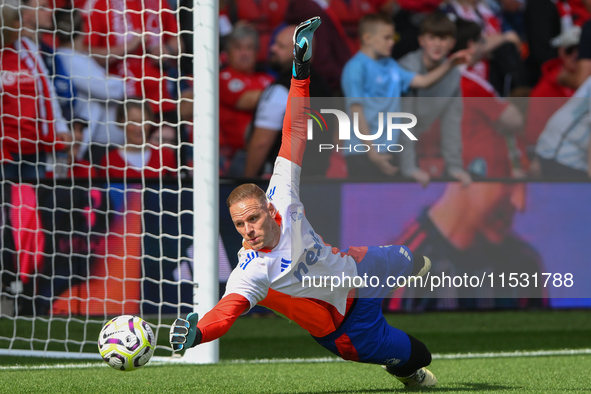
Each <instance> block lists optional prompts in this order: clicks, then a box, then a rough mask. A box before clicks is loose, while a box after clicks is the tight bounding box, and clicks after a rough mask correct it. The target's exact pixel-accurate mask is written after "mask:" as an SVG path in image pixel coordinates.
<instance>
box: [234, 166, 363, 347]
mask: <svg viewBox="0 0 591 394" xmlns="http://www.w3.org/2000/svg"><path fill="white" fill-rule="evenodd" d="M300 173H301V168H300V167H299V166H298V165H296V164H294V163H292V162H291V161H289V160H287V159H285V158H283V157H278V158H277V160H276V162H275V167H274V173H273V176H272V177H271V181H270V184H269V188H268V189H267V198H268V199H269V201H270V202H271V203H273V205H274V206H275V208H276V209H277V210H278V213H279V217H278V218H277V220H278V222H280V223H279V224H280V227H281V238H280V240H279V244H278V245H277V246H276V247H275V248H273V249H272V250H265V249H261V250H259V251H254V250H252V249H246V248H244V247H243V248H242V249H240V251H239V252H238V256H239V264H238V266H237V267H236V268H235V269H234V270H233V271H232V274H231V275H230V278H229V279H228V284H227V288H226V294H225V295H228V294H231V293H236V294H239V295H241V296H243V297H245V298H246V299H247V300H248V301H249V302H250V308H252V307H253V306H254V305H256V304H259V305H263V306H265V307H268V308H270V309H273V310H274V311H276V312H278V313H280V314H282V315H284V316H285V317H287V318H288V319H290V320H293V321H294V322H296V323H297V324H299V325H300V326H301V327H302V328H304V329H305V330H307V331H308V332H310V333H311V334H312V335H314V336H317V337H322V336H325V335H328V334H329V333H331V332H333V331H334V330H335V329H336V328H337V327H338V326H339V325H340V323H341V322H342V320H343V318H344V316H345V313H346V310H347V295H348V294H349V292H350V290H352V289H353V288H354V287H353V282H354V281H353V278H354V277H355V276H356V275H357V267H356V265H357V263H356V262H355V260H354V259H353V257H351V256H350V255H347V254H345V253H342V252H340V251H338V250H337V249H336V248H332V247H331V246H330V245H327V244H325V243H324V242H323V240H322V238H321V237H320V236H319V235H318V234H316V232H315V231H314V229H313V228H312V226H311V225H310V223H309V222H308V220H307V218H306V215H305V214H304V207H303V205H302V202H301V201H300V196H299V194H300V193H299V186H300ZM333 277H338V278H339V279H340V282H341V283H340V286H337V287H333V288H331V284H335V283H336V280H335V281H333V280H332V278H333ZM343 278H350V280H344V281H343V280H342V279H343ZM225 295H224V296H225Z"/></svg>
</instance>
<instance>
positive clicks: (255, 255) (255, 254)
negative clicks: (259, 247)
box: [239, 252, 259, 271]
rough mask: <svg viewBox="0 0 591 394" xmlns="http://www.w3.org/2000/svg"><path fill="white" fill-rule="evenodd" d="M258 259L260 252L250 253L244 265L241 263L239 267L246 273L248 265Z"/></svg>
mask: <svg viewBox="0 0 591 394" xmlns="http://www.w3.org/2000/svg"><path fill="white" fill-rule="evenodd" d="M257 257H259V252H249V253H248V254H247V255H246V259H245V260H244V261H243V262H242V263H240V265H239V267H240V268H242V270H243V271H244V270H245V269H246V267H247V266H248V264H250V262H251V261H252V260H254V259H255V258H257Z"/></svg>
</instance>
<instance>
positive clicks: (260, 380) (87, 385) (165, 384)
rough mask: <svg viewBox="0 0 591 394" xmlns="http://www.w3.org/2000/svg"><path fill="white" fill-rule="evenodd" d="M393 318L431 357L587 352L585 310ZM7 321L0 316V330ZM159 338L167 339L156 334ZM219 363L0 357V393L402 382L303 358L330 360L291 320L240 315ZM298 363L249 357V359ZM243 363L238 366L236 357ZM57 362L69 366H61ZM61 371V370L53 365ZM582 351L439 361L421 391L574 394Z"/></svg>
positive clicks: (348, 388) (305, 389) (345, 389)
mask: <svg viewBox="0 0 591 394" xmlns="http://www.w3.org/2000/svg"><path fill="white" fill-rule="evenodd" d="M387 318H388V320H389V321H390V323H391V324H393V325H395V326H397V327H399V328H401V329H403V330H405V331H407V332H409V333H411V334H413V335H414V336H415V337H417V338H419V339H421V340H423V341H424V342H425V343H426V344H427V345H428V346H429V348H430V349H431V351H432V352H433V353H434V354H436V355H442V354H443V355H449V354H456V353H457V354H465V353H483V352H491V353H497V352H514V351H523V352H528V351H536V350H558V349H579V353H580V349H589V348H591V332H590V331H591V330H590V328H591V311H552V312H550V311H531V312H471V313H467V312H466V313H449V312H439V313H424V314H417V315H402V314H401V315H398V314H396V315H389V316H387ZM4 323H5V322H4V321H1V322H0V326H1V325H3V324H4ZM159 343H161V344H162V343H166V338H165V337H163V336H162V335H161V336H160V337H159ZM220 354H221V358H222V362H221V363H220V364H217V365H170V364H157V363H150V364H148V365H147V366H146V367H144V368H141V369H139V370H137V371H133V372H126V373H124V372H119V371H115V370H113V369H111V368H109V367H108V366H106V364H104V363H103V364H104V365H103V364H100V363H96V362H92V363H88V361H71V360H50V359H38V358H23V357H20V358H15V357H5V356H3V357H1V358H0V392H13V393H20V392H31V393H33V392H34V393H44V392H47V393H54V392H64V393H65V392H67V393H70V392H89V393H94V392H126V393H127V392H129V393H148V392H150V393H151V392H154V393H164V392H176V393H178V392H190V393H389V392H404V391H406V390H405V389H404V388H403V386H402V385H401V384H400V383H398V382H397V381H396V380H394V379H393V378H392V377H390V376H389V375H388V374H387V373H385V372H384V371H383V370H382V369H381V368H380V367H378V366H374V365H365V364H357V363H352V362H309V361H306V360H302V359H306V358H320V357H332V354H330V353H329V352H327V351H325V350H324V349H323V348H321V347H319V346H318V345H317V344H316V343H315V341H314V340H313V339H312V338H311V337H310V336H309V335H308V334H306V333H305V332H304V331H303V330H301V329H300V328H299V327H297V326H296V325H295V324H290V323H288V322H287V321H285V320H283V319H279V318H256V319H255V318H249V317H245V318H240V319H238V321H237V322H236V324H235V325H234V327H232V329H231V330H230V332H229V333H228V334H227V335H226V336H225V337H224V338H223V339H222V340H221V345H220ZM276 358H290V359H297V358H299V360H297V362H295V361H293V362H272V363H255V362H252V360H255V359H276ZM238 359H239V360H244V361H243V362H236V361H235V360H238ZM59 364H66V366H65V367H64V366H60V365H59ZM58 367H59V368H58ZM590 368H591V352H589V353H588V354H577V355H567V356H565V355H560V356H538V357H523V356H521V357H519V356H517V355H514V356H511V357H495V356H494V354H493V357H488V358H473V359H465V358H464V359H462V358H460V359H442V358H437V359H435V360H434V361H433V363H432V364H431V367H430V369H431V370H432V371H433V372H434V373H435V374H436V376H437V377H438V379H439V382H440V384H439V385H438V386H437V387H436V388H434V389H431V390H423V391H424V392H442V393H465V392H479V393H505V392H528V393H550V392H552V393H566V392H568V393H570V392H590V391H591V375H590V374H589V370H590Z"/></svg>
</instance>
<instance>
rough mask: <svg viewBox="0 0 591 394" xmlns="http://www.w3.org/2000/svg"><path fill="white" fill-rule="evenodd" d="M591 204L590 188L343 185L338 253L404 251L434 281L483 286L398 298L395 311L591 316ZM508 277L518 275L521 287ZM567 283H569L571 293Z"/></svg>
mask: <svg viewBox="0 0 591 394" xmlns="http://www.w3.org/2000/svg"><path fill="white" fill-rule="evenodd" d="M590 197H591V185H589V184H572V183H571V184H567V183H563V184H559V183H554V184H549V183H529V184H526V183H515V182H511V183H500V182H475V183H473V184H471V185H469V186H467V187H462V186H461V185H460V184H459V183H437V184H431V185H429V187H428V188H426V189H423V188H422V187H421V186H420V185H413V184H402V183H398V184H391V183H390V184H386V183H384V184H346V185H344V186H343V190H342V202H341V204H342V205H341V211H342V222H341V228H342V233H341V245H343V246H345V245H385V244H403V245H406V246H408V247H409V248H410V249H411V250H412V251H413V252H419V253H422V254H425V255H427V256H430V258H431V260H432V262H433V269H432V271H431V275H434V276H439V277H441V275H442V274H443V273H445V274H447V275H448V276H463V275H465V274H467V275H468V276H478V277H479V278H480V279H482V278H484V279H482V280H483V281H484V284H483V285H481V284H480V282H478V281H476V280H475V281H474V282H473V283H469V284H468V285H467V286H464V285H463V284H462V285H461V286H457V285H456V286H440V287H438V288H435V289H433V291H428V290H431V289H413V288H411V287H408V288H406V289H400V290H398V293H397V294H396V295H395V296H398V297H404V298H406V299H405V300H400V299H393V300H392V302H391V305H392V308H394V309H397V308H402V305H406V308H409V309H414V308H421V309H425V308H457V307H466V308H468V307H487V308H491V307H526V306H544V305H547V303H549V306H553V307H562V306H589V305H591V302H590V301H589V299H586V298H589V297H591V290H590V289H589V287H588V286H587V285H586V283H587V278H588V277H589V274H590V273H591V269H590V268H589V265H588V264H587V256H588V255H589V253H591V246H590V245H589V242H588V241H587V233H588V232H587V229H588V223H589V220H591V212H590V211H589V210H588V209H587V208H586V205H587V203H586V201H587V199H588V198H590ZM511 273H514V274H519V276H518V282H517V283H518V284H517V285H516V286H512V285H511V284H509V282H508V279H509V277H510V275H511ZM546 274H552V275H551V276H550V278H549V280H548V282H547V283H545V286H544V283H541V281H540V279H541V278H544V281H546V279H547V276H548V275H546ZM558 274H560V276H561V279H560V280H558V279H557V278H558ZM567 274H570V275H572V276H569V278H571V279H572V282H568V283H564V280H565V275H567ZM491 275H492V277H491ZM555 275H556V276H555ZM514 276H515V275H514ZM535 276H537V281H538V282H537V286H536V284H535V283H534V282H533V280H534V278H535ZM526 277H527V279H528V280H529V281H530V282H529V283H528V284H526V283H525V279H526ZM555 279H556V282H555V283H551V282H553V281H554V280H555ZM503 280H504V283H503ZM491 284H492V286H491ZM513 284H515V282H514V283H513ZM412 297H424V298H423V299H418V298H417V299H414V300H412V299H410V298H412ZM461 298H482V299H481V300H476V301H475V300H461ZM509 298H512V299H509ZM532 298H533V299H532ZM545 298H549V300H546V299H545ZM567 298H573V299H567ZM473 303H475V304H473Z"/></svg>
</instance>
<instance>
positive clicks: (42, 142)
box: [0, 0, 591, 184]
mask: <svg viewBox="0 0 591 394" xmlns="http://www.w3.org/2000/svg"><path fill="white" fill-rule="evenodd" d="M192 6H193V4H192V1H190V0H179V1H178V2H177V1H169V0H55V4H52V3H49V2H48V0H22V1H19V0H2V26H1V29H2V30H1V33H2V34H1V36H2V46H1V48H0V56H1V59H0V64H1V72H2V78H1V79H2V87H1V90H0V94H1V103H0V105H1V115H2V117H1V119H2V120H1V125H0V137H1V139H0V141H1V142H2V144H1V146H0V148H1V149H0V160H1V162H2V166H1V169H2V177H3V178H14V179H18V178H20V179H25V178H26V179H36V178H44V177H57V178H60V177H71V176H74V177H87V178H88V177H96V176H98V177H111V178H116V179H121V178H126V177H127V178H140V177H146V178H150V177H160V176H162V177H164V178H167V177H176V176H179V174H180V173H179V171H178V169H179V168H181V167H183V168H190V167H191V165H192V161H191V156H192V152H191V150H190V149H187V147H188V146H190V144H183V142H188V143H190V142H192V140H193V136H194V134H195V133H199V132H200V129H199V126H198V124H193V113H192V97H193V90H194V89H195V90H197V89H199V77H198V76H197V75H193V69H192V57H191V48H192V45H193V40H194V39H198V37H194V36H193V35H192V34H191V30H192V23H193V19H192V16H191V14H190V12H189V10H190V9H191V8H192ZM590 12H591V0H536V1H533V0H529V1H526V0H445V1H443V0H413V1H410V0H396V1H395V0H297V1H295V0H291V1H290V0H226V1H223V0H222V1H220V15H219V34H220V52H219V56H220V72H219V97H220V103H219V113H220V119H219V132H220V163H219V165H220V175H222V176H229V177H237V178H249V179H252V178H257V177H260V178H266V177H269V176H270V171H271V169H272V165H273V162H274V158H275V157H276V155H277V151H278V148H279V143H280V141H281V138H280V136H281V128H282V123H283V116H284V113H285V105H286V102H287V92H288V89H289V84H290V75H291V61H292V52H293V44H292V35H293V29H294V25H297V24H298V23H299V22H301V21H303V20H305V19H308V18H311V17H313V16H320V17H321V18H322V25H321V27H320V28H319V30H318V31H317V33H316V35H315V43H314V45H313V50H314V55H313V64H312V76H311V79H312V84H311V96H312V97H326V98H335V99H336V98H339V97H342V98H343V99H342V101H335V102H338V103H344V110H345V111H347V112H349V113H351V112H359V111H360V113H361V115H359V118H360V124H359V128H360V130H361V133H362V134H372V133H373V132H374V130H376V129H377V127H378V123H377V120H378V118H379V116H378V113H380V112H384V113H387V112H400V111H405V112H409V113H413V114H416V115H417V117H418V119H419V124H418V126H417V128H416V129H415V132H416V134H417V135H418V136H419V139H418V141H417V142H413V141H408V139H407V138H405V136H404V135H403V134H400V135H399V136H398V137H394V140H393V141H392V140H391V141H389V142H391V143H398V144H400V145H401V146H402V147H403V148H404V149H402V151H401V152H395V153H393V152H388V151H385V152H384V151H381V152H380V151H377V150H376V149H374V148H368V150H359V151H358V150H356V148H354V146H362V145H363V144H358V145H353V141H352V142H351V143H350V145H349V146H347V144H346V143H344V142H343V141H339V140H338V139H337V136H336V135H332V134H329V133H324V134H318V138H317V139H316V138H315V141H314V142H315V146H317V145H318V144H319V143H324V144H325V145H326V146H328V145H331V146H333V147H336V148H335V149H334V150H333V151H332V152H317V151H315V150H314V149H312V150H310V149H308V150H307V151H306V155H308V158H307V159H304V163H311V164H310V165H308V166H307V168H304V172H303V174H304V175H307V176H319V177H333V178H346V177H347V176H350V177H355V178H359V177H368V176H369V177H376V178H377V177H381V178H384V179H395V178H397V177H405V178H411V179H415V180H416V181H418V182H420V183H422V184H427V183H428V182H429V181H430V180H431V179H434V178H439V177H451V178H455V179H457V180H459V181H461V182H462V183H465V184H467V183H469V182H471V180H472V179H474V178H486V177H488V178H491V177H493V178H526V177H527V178H535V177H540V176H547V177H554V178H561V179H562V178H565V177H572V178H588V177H589V174H591V171H590V169H589V167H590V166H589V154H588V152H589V148H590V146H589V144H590V139H589V135H590V134H591V115H590V113H591V105H590V104H589V101H590V100H591V79H590V76H591V22H590V21H589V19H590V16H591V13H590ZM458 51H460V52H458ZM459 53H460V54H462V55H458V54H459ZM454 56H457V59H456V58H455V57H454ZM456 60H457V63H458V64H459V63H463V64H460V65H456ZM372 97H373V98H375V97H380V98H381V100H379V102H371V98H372ZM442 97H444V98H448V99H441V98H442ZM528 97H529V98H530V99H529V100H526V98H528ZM438 98H439V99H438ZM335 105H337V104H335ZM351 119H353V117H351ZM329 129H332V130H334V127H333V128H329ZM396 138H397V140H396ZM357 142H360V141H357ZM361 142H363V141H361Z"/></svg>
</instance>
